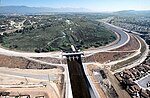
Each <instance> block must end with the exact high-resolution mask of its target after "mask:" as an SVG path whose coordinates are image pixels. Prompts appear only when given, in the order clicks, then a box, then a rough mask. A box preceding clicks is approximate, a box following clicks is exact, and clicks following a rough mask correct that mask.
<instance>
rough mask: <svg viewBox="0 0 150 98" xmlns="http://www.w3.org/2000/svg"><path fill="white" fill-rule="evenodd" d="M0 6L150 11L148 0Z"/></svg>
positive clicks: (32, 1)
mask: <svg viewBox="0 0 150 98" xmlns="http://www.w3.org/2000/svg"><path fill="white" fill-rule="evenodd" d="M1 5H2V6H5V5H25V6H31V7H55V8H60V7H77V8H79V7H81V8H87V9H91V10H93V11H118V10H150V0H1Z"/></svg>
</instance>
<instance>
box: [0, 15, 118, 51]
mask: <svg viewBox="0 0 150 98" xmlns="http://www.w3.org/2000/svg"><path fill="white" fill-rule="evenodd" d="M29 20H30V21H31V22H33V23H34V24H33V25H31V24H32V23H29ZM24 24H26V25H27V26H25V27H24V28H23V29H21V30H16V31H15V32H13V33H9V34H4V35H3V36H2V37H0V42H1V43H2V46H4V47H7V48H10V49H15V50H22V51H35V52H49V51H57V50H66V49H67V50H68V49H69V48H70V45H71V44H73V45H75V46H80V48H81V49H87V48H90V47H99V46H104V45H106V44H108V43H110V42H112V41H114V40H116V35H115V34H114V33H113V32H111V31H109V30H107V29H106V28H105V27H104V26H103V25H102V24H101V23H99V22H96V21H93V20H91V19H89V18H86V17H84V16H76V15H75V16H69V15H68V16H66V15H64V16H63V15H55V16H54V15H49V16H34V18H33V17H32V18H30V19H28V21H25V23H24Z"/></svg>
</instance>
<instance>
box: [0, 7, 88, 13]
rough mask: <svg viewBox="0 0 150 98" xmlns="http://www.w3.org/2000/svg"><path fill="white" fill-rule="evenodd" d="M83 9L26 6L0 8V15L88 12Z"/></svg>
mask: <svg viewBox="0 0 150 98" xmlns="http://www.w3.org/2000/svg"><path fill="white" fill-rule="evenodd" d="M89 11H90V10H88V9H85V8H69V7H68V8H49V7H27V6H0V14H13V13H15V14H34V13H44V12H89Z"/></svg>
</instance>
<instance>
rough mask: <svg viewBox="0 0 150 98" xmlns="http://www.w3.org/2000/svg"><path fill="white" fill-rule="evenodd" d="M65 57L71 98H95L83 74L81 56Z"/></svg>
mask: <svg viewBox="0 0 150 98" xmlns="http://www.w3.org/2000/svg"><path fill="white" fill-rule="evenodd" d="M66 57H67V63H68V70H69V76H70V82H71V89H72V95H73V98H95V96H94V93H93V91H92V89H91V86H90V84H89V81H88V79H87V77H86V75H85V73H84V69H83V65H82V61H81V54H74V55H67V56H66Z"/></svg>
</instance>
